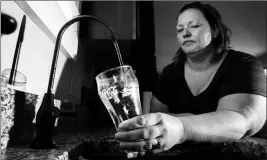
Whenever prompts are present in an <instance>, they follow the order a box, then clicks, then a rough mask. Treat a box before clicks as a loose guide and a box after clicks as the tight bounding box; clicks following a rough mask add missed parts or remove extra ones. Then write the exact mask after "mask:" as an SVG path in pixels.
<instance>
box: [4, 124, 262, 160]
mask: <svg viewBox="0 0 267 160" xmlns="http://www.w3.org/2000/svg"><path fill="white" fill-rule="evenodd" d="M114 134H115V127H113V126H109V127H102V129H98V130H95V131H92V132H86V133H64V134H62V133H61V134H59V135H56V136H55V137H54V141H55V142H56V144H57V145H58V148H56V149H48V150H34V149H30V148H29V147H28V146H16V147H8V148H6V149H4V150H1V160H17V159H20V160H33V159H38V160H55V159H57V160H65V159H66V160H68V159H70V160H75V159H79V158H81V156H84V157H86V158H89V159H95V158H96V159H99V158H100V159H107V157H112V156H113V157H114V156H118V157H120V158H121V159H126V153H125V152H124V151H122V150H120V149H119V143H118V141H116V140H114V137H113V136H114ZM207 154H208V155H209V156H212V155H215V156H216V157H218V156H219V159H220V158H221V159H227V158H229V157H231V158H232V157H235V158H237V159H253V160H254V159H267V140H266V139H261V138H244V139H241V140H237V141H234V142H231V143H220V144H210V143H207V144H203V143H202V144H195V143H189V142H188V143H184V144H181V145H176V146H174V147H173V148H172V149H170V150H168V151H166V152H162V153H158V154H156V155H149V154H148V155H145V156H144V157H143V158H142V159H146V158H147V159H160V157H161V158H162V156H164V157H166V156H167V157H169V158H174V157H175V158H177V156H178V157H180V159H183V158H186V159H188V158H189V159H191V158H192V159H194V157H199V156H203V155H205V156H206V155H207ZM120 158H116V159H120ZM216 159H218V158H216Z"/></svg>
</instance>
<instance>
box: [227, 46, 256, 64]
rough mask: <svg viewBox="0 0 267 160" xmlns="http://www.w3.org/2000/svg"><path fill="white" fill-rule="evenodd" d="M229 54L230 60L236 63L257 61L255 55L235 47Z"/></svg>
mask: <svg viewBox="0 0 267 160" xmlns="http://www.w3.org/2000/svg"><path fill="white" fill-rule="evenodd" d="M227 56H228V61H229V62H230V63H234V64H236V63H245V62H252V61H257V60H256V57H255V56H254V55H252V54H249V53H246V52H242V51H237V50H233V49H230V50H229V51H228V53H227Z"/></svg>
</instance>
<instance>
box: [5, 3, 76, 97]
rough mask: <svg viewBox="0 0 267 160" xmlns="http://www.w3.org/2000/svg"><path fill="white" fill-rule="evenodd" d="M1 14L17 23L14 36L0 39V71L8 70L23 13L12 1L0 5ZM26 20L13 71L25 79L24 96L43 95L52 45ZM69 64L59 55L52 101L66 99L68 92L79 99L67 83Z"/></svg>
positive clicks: (70, 64) (69, 75) (49, 66)
mask: <svg viewBox="0 0 267 160" xmlns="http://www.w3.org/2000/svg"><path fill="white" fill-rule="evenodd" d="M1 12H3V13H6V14H8V15H10V16H12V17H14V18H15V19H16V20H17V23H18V26H17V29H16V30H15V32H14V33H12V34H10V35H3V36H2V37H1V71H2V70H3V69H6V68H11V66H12V62H13V56H14V52H15V47H16V43H17V38H18V33H19V28H20V24H21V20H22V17H23V15H24V14H25V12H24V11H23V10H22V9H21V8H20V7H19V6H18V5H17V4H16V3H15V2H14V1H1ZM26 17H27V19H26V27H25V34H24V41H23V43H22V46H21V52H20V57H19V63H18V68H17V69H18V70H19V71H20V72H22V73H23V74H24V75H25V76H26V77H27V86H26V92H29V93H33V94H37V95H43V94H44V93H46V91H47V86H48V80H49V75H50V69H51V65H52V58H53V53H54V47H55V44H54V43H53V42H52V41H51V39H50V38H49V37H48V36H47V35H46V34H45V33H44V32H43V31H42V30H41V29H40V28H39V27H38V26H37V25H36V24H35V23H34V22H33V21H32V20H31V19H30V18H29V17H28V16H27V15H26ZM67 62H68V63H67ZM70 62H72V60H68V59H67V58H66V57H65V56H64V55H63V54H62V53H61V52H59V56H58V61H57V70H56V73H55V82H54V87H53V93H55V92H56V91H58V92H59V93H56V98H58V99H60V100H63V99H61V98H66V97H68V94H69V91H70V88H73V89H74V92H71V94H72V95H74V96H75V97H76V99H79V94H80V93H79V90H77V89H76V88H77V86H70V85H71V81H70V78H69V77H71V74H73V73H75V72H72V71H71V69H70V68H75V63H74V62H73V63H70ZM64 68H65V69H64ZM63 69H64V73H66V74H65V76H64V78H65V79H67V80H65V81H64V80H62V78H61V73H62V72H63ZM74 75H75V74H74ZM60 79H61V82H60V89H58V82H59V80H60ZM77 81H78V80H77V79H74V81H72V84H75V83H76V84H77ZM75 89H76V90H75ZM76 101H79V100H76Z"/></svg>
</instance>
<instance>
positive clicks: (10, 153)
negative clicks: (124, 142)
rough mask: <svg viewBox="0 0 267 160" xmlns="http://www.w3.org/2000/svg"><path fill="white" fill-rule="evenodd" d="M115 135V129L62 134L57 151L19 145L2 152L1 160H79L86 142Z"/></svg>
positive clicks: (57, 143)
mask: <svg viewBox="0 0 267 160" xmlns="http://www.w3.org/2000/svg"><path fill="white" fill-rule="evenodd" d="M114 134H115V128H114V127H103V129H101V130H100V129H99V130H95V131H92V132H86V133H60V134H58V135H55V136H54V138H53V140H54V142H55V143H56V145H57V146H58V147H57V148H55V149H43V150H37V149H31V148H29V145H18V146H12V147H7V148H5V149H2V150H1V160H35V159H38V160H68V159H71V160H72V159H78V158H79V156H80V155H81V154H82V152H83V148H84V142H85V141H90V140H96V141H98V140H99V139H110V138H109V137H112V136H113V135H114Z"/></svg>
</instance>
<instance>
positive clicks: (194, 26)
mask: <svg viewBox="0 0 267 160" xmlns="http://www.w3.org/2000/svg"><path fill="white" fill-rule="evenodd" d="M198 27H200V25H192V26H191V28H198Z"/></svg>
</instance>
